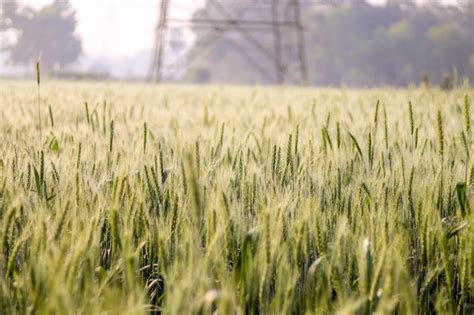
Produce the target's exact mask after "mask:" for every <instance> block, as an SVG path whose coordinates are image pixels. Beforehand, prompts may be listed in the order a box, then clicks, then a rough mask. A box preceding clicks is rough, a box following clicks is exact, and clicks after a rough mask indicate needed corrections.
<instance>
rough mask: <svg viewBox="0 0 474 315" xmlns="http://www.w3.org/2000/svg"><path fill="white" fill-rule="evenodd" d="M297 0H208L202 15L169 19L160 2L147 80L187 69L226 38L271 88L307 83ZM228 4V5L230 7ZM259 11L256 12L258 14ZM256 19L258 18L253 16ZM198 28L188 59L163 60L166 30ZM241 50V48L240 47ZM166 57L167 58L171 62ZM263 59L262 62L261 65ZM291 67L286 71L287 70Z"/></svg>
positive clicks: (166, 1) (167, 3) (166, 2)
mask: <svg viewBox="0 0 474 315" xmlns="http://www.w3.org/2000/svg"><path fill="white" fill-rule="evenodd" d="M301 2H302V1H300V0H241V1H237V0H235V1H230V0H229V1H225V0H208V1H207V4H206V6H205V8H204V9H202V10H201V11H200V13H201V14H199V15H195V16H193V17H191V18H189V19H184V18H175V17H171V16H170V15H169V12H170V10H171V9H172V7H173V5H174V4H173V1H172V0H161V1H160V3H159V6H158V7H159V12H158V23H157V26H156V31H155V44H154V50H153V55H152V63H151V65H150V69H149V78H150V80H151V81H154V82H160V81H164V80H166V73H168V72H169V71H167V69H170V68H175V69H176V68H179V69H180V70H181V71H182V69H183V68H185V69H188V68H189V67H190V66H191V64H192V63H193V62H194V61H195V60H196V59H198V58H199V56H200V55H201V53H202V54H203V53H204V52H205V51H206V50H208V49H209V48H210V47H212V45H213V44H214V43H215V42H216V41H218V40H219V38H222V37H223V36H225V35H226V34H229V33H232V34H234V35H235V36H233V37H232V36H228V37H226V40H227V41H226V43H229V44H230V45H232V49H233V50H235V52H237V53H239V54H240V55H241V56H242V58H243V59H245V60H246V61H247V62H248V63H249V64H250V65H251V66H252V67H253V69H255V70H256V71H257V72H258V73H259V74H260V75H261V77H262V78H263V79H264V80H265V81H267V82H272V83H275V84H284V83H292V84H306V83H307V78H308V74H307V65H306V51H305V38H304V32H305V27H304V25H303V23H302V18H301V10H302V7H301ZM231 6H233V7H232V8H231ZM257 11H260V12H257ZM255 16H257V18H255ZM185 28H193V29H198V30H199V32H198V34H199V36H198V37H197V38H196V39H195V41H194V43H193V45H194V48H193V55H192V56H190V55H186V54H183V55H180V56H172V57H174V58H168V57H169V56H167V61H166V62H165V55H166V54H167V49H168V36H169V31H170V29H185ZM244 46H245V47H244ZM170 59H171V60H170ZM262 60H265V62H264V63H262ZM290 66H291V68H290Z"/></svg>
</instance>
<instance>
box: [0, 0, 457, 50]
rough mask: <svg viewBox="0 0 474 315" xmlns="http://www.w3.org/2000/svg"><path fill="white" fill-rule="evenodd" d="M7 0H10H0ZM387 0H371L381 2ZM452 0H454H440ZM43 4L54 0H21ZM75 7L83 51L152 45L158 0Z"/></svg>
mask: <svg viewBox="0 0 474 315" xmlns="http://www.w3.org/2000/svg"><path fill="white" fill-rule="evenodd" d="M0 1H8V0H0ZM380 1H382V2H383V1H384V0H372V2H380ZM439 1H453V0H439ZM19 2H20V3H22V4H28V5H31V6H34V7H40V6H42V5H44V4H48V3H51V2H52V0H19ZM70 2H71V4H72V6H73V7H74V8H75V9H76V12H77V18H78V34H79V35H80V36H81V38H82V41H83V48H84V53H85V54H86V55H89V56H93V57H107V58H117V59H118V58H122V57H127V56H131V55H134V54H135V53H137V52H140V51H143V50H150V49H151V47H152V45H153V29H154V27H155V26H156V22H157V13H158V5H159V3H160V1H159V0H70ZM202 3H203V0H173V6H172V8H173V9H172V11H171V13H170V15H171V16H173V17H186V16H189V15H190V14H192V12H193V10H195V9H196V8H197V7H199V6H200V5H201V4H202Z"/></svg>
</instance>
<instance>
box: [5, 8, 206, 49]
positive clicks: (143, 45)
mask: <svg viewBox="0 0 474 315" xmlns="http://www.w3.org/2000/svg"><path fill="white" fill-rule="evenodd" d="M0 1H3V0H0ZM19 2H20V3H22V4H27V5H31V6H33V7H41V6H42V5H44V4H48V3H51V2H52V0H19ZM159 2H160V1H159V0H70V3H71V5H72V6H73V7H74V8H75V9H76V13H77V19H78V30H77V32H78V34H79V35H80V36H81V38H82V42H83V48H84V53H85V54H87V55H90V56H94V57H108V58H121V57H127V56H131V55H133V54H135V53H137V52H139V51H143V50H149V49H150V48H151V47H152V45H153V29H154V28H155V26H156V22H157V13H158V4H159ZM200 3H201V0H197V1H196V0H173V10H172V12H170V14H171V15H172V16H174V17H178V16H180V17H185V16H189V15H190V14H191V13H192V12H193V10H195V8H196V7H198V6H199V4H200Z"/></svg>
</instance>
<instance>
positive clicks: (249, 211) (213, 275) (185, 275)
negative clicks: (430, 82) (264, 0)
mask: <svg viewBox="0 0 474 315" xmlns="http://www.w3.org/2000/svg"><path fill="white" fill-rule="evenodd" d="M38 81H39V80H38ZM473 97H474V91H473V90H472V89H469V88H467V87H463V88H462V87H460V88H456V89H454V90H452V91H449V92H445V91H441V90H438V89H435V88H410V89H389V88H386V89H371V90H351V89H309V88H308V89H304V88H289V87H288V88H276V87H267V88H264V87H229V86H210V87H193V86H172V85H170V86H166V85H162V86H154V85H145V84H125V83H64V82H63V83H59V82H41V85H40V86H38V85H37V84H36V82H6V81H3V82H0V115H1V119H0V136H1V139H2V141H1V143H0V223H1V224H0V314H149V313H151V314H159V313H163V314H334V313H338V314H370V313H376V314H427V313H434V312H436V313H438V314H472V312H474V230H473V223H474V219H473V216H472V212H471V207H470V205H471V203H472V201H473V199H472V197H473V194H472V188H474V186H472V184H474V183H473V180H474V163H473V160H472V158H471V150H472V149H473V146H472V130H471V129H472V127H471V113H470V105H471V104H470V103H471V100H472V99H473ZM38 98H39V99H38ZM38 100H39V103H38ZM38 105H39V107H38ZM40 121H41V123H40ZM471 169H472V170H471Z"/></svg>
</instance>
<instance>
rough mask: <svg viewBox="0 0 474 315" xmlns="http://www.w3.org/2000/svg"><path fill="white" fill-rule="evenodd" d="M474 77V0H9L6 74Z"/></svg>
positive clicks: (377, 82) (3, 37)
mask: <svg viewBox="0 0 474 315" xmlns="http://www.w3.org/2000/svg"><path fill="white" fill-rule="evenodd" d="M38 56H40V58H41V65H42V69H43V73H47V75H49V76H51V77H53V78H59V79H70V80H126V81H154V82H172V83H180V82H183V83H230V84H295V85H314V86H351V87H372V86H384V85H391V86H408V85H418V84H424V85H441V86H442V87H443V88H451V87H453V86H454V85H458V84H463V83H464V84H465V83H467V82H471V83H472V82H474V0H444V1H430V0H419V1H414V0H385V1H384V0H370V1H369V0H332V1H323V0H254V1H248V0H240V1H237V0H235V1H230V0H199V1H189V0H70V1H66V0H54V1H51V0H49V1H48V0H17V1H14V0H0V77H2V78H19V79H21V78H30V77H31V76H32V75H33V70H34V67H33V64H34V62H35V61H36V59H37V58H38Z"/></svg>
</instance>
